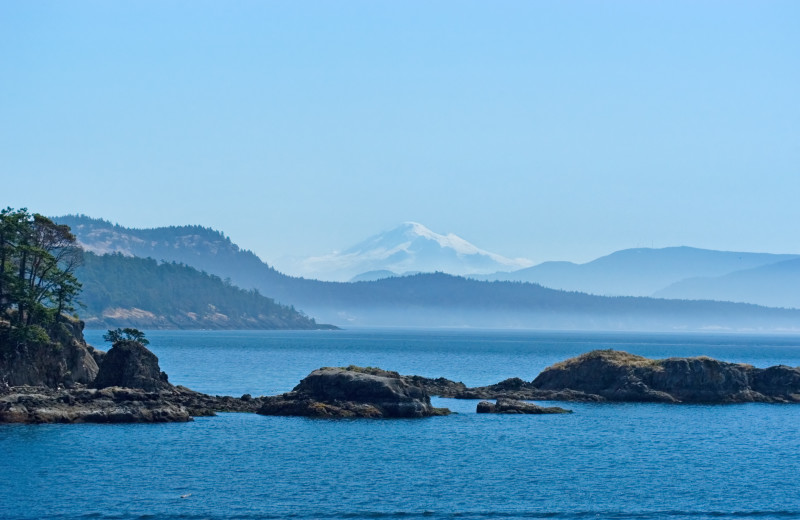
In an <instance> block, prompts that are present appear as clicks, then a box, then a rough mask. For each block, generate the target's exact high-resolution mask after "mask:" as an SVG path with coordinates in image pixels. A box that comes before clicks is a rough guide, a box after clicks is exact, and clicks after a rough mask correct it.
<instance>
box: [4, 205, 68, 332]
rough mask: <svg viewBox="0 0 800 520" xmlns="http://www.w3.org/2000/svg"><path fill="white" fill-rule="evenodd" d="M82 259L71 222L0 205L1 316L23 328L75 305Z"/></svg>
mask: <svg viewBox="0 0 800 520" xmlns="http://www.w3.org/2000/svg"><path fill="white" fill-rule="evenodd" d="M82 259H83V252H82V250H81V249H80V247H78V246H77V243H76V239H75V235H73V234H72V233H71V232H70V229H69V226H65V225H59V224H56V223H55V222H53V221H52V220H50V219H49V218H47V217H44V216H42V215H39V214H37V213H34V214H30V213H28V210H27V209H24V208H23V209H21V210H14V209H12V208H6V209H4V210H2V211H0V319H6V318H7V319H8V320H9V321H12V320H13V322H14V323H15V324H16V326H17V327H18V328H21V327H27V326H30V325H32V324H48V323H49V322H51V321H52V320H55V321H57V320H59V319H60V317H61V313H62V312H64V311H70V310H74V307H73V305H72V304H73V303H74V302H75V299H76V297H77V295H78V293H79V292H80V288H81V284H80V282H78V280H77V278H76V277H75V274H74V273H75V269H76V268H77V267H78V266H79V265H80V264H81V262H82Z"/></svg>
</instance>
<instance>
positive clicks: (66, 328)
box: [0, 317, 101, 388]
mask: <svg viewBox="0 0 800 520" xmlns="http://www.w3.org/2000/svg"><path fill="white" fill-rule="evenodd" d="M51 329H52V330H50V331H44V329H40V328H38V327H32V328H31V330H39V331H41V333H42V334H39V335H36V334H32V337H31V338H27V339H24V340H23V339H18V338H14V337H12V335H11V334H10V328H9V329H4V330H0V387H8V386H26V385H27V386H43V387H48V388H58V387H71V386H73V385H76V384H87V383H91V382H92V381H93V380H94V378H95V377H96V376H97V372H98V366H97V358H98V357H100V356H101V354H99V353H98V351H96V350H95V349H94V348H92V347H91V346H89V345H87V344H86V341H85V340H84V338H83V322H82V321H79V320H72V319H70V318H68V317H62V320H61V321H60V322H59V323H56V324H55V325H53V326H52V327H51ZM48 332H49V337H48Z"/></svg>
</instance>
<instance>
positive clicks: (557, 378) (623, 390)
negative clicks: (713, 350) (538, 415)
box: [531, 350, 800, 403]
mask: <svg viewBox="0 0 800 520" xmlns="http://www.w3.org/2000/svg"><path fill="white" fill-rule="evenodd" d="M531 386H533V387H534V388H535V389H536V390H538V391H540V392H545V393H546V392H553V393H554V395H552V396H551V397H549V399H552V400H555V399H558V397H557V395H556V394H557V393H558V392H566V391H570V392H573V393H580V394H582V395H586V396H596V397H597V398H599V399H602V400H608V401H635V402H664V403H744V402H767V403H772V402H800V368H792V367H786V366H777V367H770V368H767V369H760V368H755V367H753V366H751V365H745V364H740V363H726V362H724V361H717V360H715V359H711V358H709V357H693V358H669V359H662V360H654V359H648V358H644V357H641V356H635V355H633V354H628V353H627V352H620V351H614V350H596V351H592V352H589V353H587V354H583V355H581V356H578V357H576V358H572V359H569V360H567V361H564V362H562V363H558V364H555V365H553V366H551V367H549V368H547V369H545V370H544V371H543V372H542V373H541V374H539V376H537V377H536V379H534V380H533V381H532V382H531Z"/></svg>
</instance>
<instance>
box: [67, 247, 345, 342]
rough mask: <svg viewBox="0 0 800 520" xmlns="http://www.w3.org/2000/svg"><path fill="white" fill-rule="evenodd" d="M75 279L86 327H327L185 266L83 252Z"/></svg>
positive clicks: (252, 293)
mask: <svg viewBox="0 0 800 520" xmlns="http://www.w3.org/2000/svg"><path fill="white" fill-rule="evenodd" d="M76 276H77V278H78V279H79V280H80V281H81V283H82V284H83V294H82V296H81V298H80V300H81V302H82V303H83V305H84V306H85V310H83V311H82V313H81V314H82V316H83V317H84V319H85V321H86V325H87V327H93V328H113V327H118V326H134V327H142V328H209V329H318V328H331V327H330V326H325V325H319V324H317V323H316V322H315V321H314V320H313V319H312V318H308V317H307V316H305V315H303V314H302V313H300V312H298V311H297V310H295V309H294V308H293V307H289V306H285V305H280V304H277V303H275V301H274V300H272V299H271V298H267V297H265V296H263V295H261V294H260V293H259V292H258V291H257V290H255V289H252V290H244V289H240V288H239V287H235V286H233V285H231V284H230V283H229V282H225V281H223V280H222V279H221V278H219V277H218V276H214V275H209V274H207V273H204V272H200V271H198V270H197V269H195V268H193V267H189V266H187V265H184V264H178V263H159V262H157V261H156V260H153V259H151V258H136V257H129V256H124V255H122V254H120V253H116V254H110V255H95V254H93V253H86V254H85V260H84V265H83V266H81V267H80V268H79V269H78V270H77V271H76Z"/></svg>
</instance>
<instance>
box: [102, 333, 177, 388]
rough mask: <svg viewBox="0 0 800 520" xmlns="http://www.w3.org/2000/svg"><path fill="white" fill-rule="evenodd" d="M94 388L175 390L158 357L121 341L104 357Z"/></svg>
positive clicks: (142, 347)
mask: <svg viewBox="0 0 800 520" xmlns="http://www.w3.org/2000/svg"><path fill="white" fill-rule="evenodd" d="M92 386H93V387H94V388H105V387H109V386H121V387H127V388H141V389H142V390H148V391H158V390H171V389H172V388H173V387H172V385H171V384H170V383H169V381H168V379H167V374H165V373H164V372H162V371H161V368H160V367H159V366H158V358H157V357H156V355H155V354H153V353H152V352H150V351H149V350H148V349H147V348H146V347H145V346H144V345H142V344H141V343H138V342H136V341H118V342H117V343H115V344H114V346H113V347H112V348H111V350H109V351H108V352H107V353H106V355H105V356H104V357H103V361H102V363H101V365H100V370H99V371H98V373H97V377H96V378H95V380H94V382H93V383H92Z"/></svg>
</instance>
